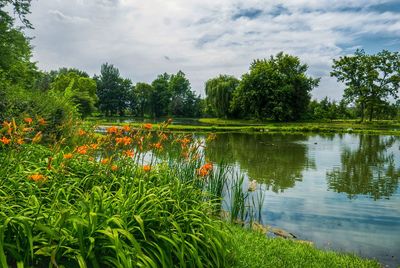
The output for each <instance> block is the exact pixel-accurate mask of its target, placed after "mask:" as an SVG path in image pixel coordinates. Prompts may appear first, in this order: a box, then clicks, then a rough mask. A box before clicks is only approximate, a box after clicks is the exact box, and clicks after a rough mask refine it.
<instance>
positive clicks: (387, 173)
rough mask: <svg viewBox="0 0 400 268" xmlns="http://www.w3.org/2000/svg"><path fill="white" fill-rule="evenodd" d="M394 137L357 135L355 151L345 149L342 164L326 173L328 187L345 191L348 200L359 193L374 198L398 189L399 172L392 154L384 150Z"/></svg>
mask: <svg viewBox="0 0 400 268" xmlns="http://www.w3.org/2000/svg"><path fill="white" fill-rule="evenodd" d="M395 140H396V139H395V138H394V137H389V138H381V137H379V136H364V135H362V136H360V143H359V146H358V148H357V150H355V151H352V150H350V149H348V148H347V149H345V150H344V151H343V152H342V156H341V162H342V166H341V167H340V168H337V169H334V170H332V171H329V172H328V173H327V180H328V185H329V189H332V190H334V191H336V192H339V193H342V192H343V193H347V195H348V197H349V198H350V199H351V198H354V197H356V196H357V195H359V194H363V195H369V196H371V197H373V198H374V199H375V200H376V199H380V198H389V197H390V196H391V195H392V194H393V193H394V192H395V191H396V189H397V186H398V182H399V174H400V169H399V168H397V167H396V166H395V163H394V159H393V154H389V153H387V152H386V149H388V148H390V147H391V146H392V145H393V143H394V142H395Z"/></svg>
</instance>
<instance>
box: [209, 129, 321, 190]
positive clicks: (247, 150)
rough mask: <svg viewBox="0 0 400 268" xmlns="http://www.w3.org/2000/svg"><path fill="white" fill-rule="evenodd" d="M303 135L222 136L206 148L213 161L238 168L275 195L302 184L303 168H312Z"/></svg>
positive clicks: (230, 134)
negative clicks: (299, 183)
mask: <svg viewBox="0 0 400 268" xmlns="http://www.w3.org/2000/svg"><path fill="white" fill-rule="evenodd" d="M305 140H307V137H306V136H303V135H281V134H280V135H277V134H275V135H274V134H237V133H228V134H220V135H218V136H217V139H216V140H214V141H211V142H209V143H208V144H207V151H206V156H207V157H208V158H209V159H210V160H211V161H217V162H218V161H224V162H227V163H228V164H238V165H239V166H240V168H241V169H242V170H246V171H247V173H248V176H249V178H251V179H256V180H257V181H259V182H262V183H265V184H266V186H267V187H268V188H269V187H271V189H272V190H273V191H274V192H279V191H283V190H284V189H287V188H291V187H293V186H294V185H295V183H296V181H301V180H302V171H303V169H304V168H306V167H308V166H310V165H313V164H310V163H309V160H308V157H307V147H306V145H304V144H301V143H300V142H301V141H305Z"/></svg>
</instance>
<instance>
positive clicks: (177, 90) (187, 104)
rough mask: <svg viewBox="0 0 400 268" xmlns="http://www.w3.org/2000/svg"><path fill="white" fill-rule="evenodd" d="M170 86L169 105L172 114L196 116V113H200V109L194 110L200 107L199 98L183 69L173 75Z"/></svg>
mask: <svg viewBox="0 0 400 268" xmlns="http://www.w3.org/2000/svg"><path fill="white" fill-rule="evenodd" d="M168 88H169V92H170V94H171V101H170V103H169V107H168V110H169V114H170V115H175V116H194V114H198V111H194V109H198V107H199V105H197V102H198V100H196V99H197V98H196V95H195V94H194V93H193V92H192V91H191V87H190V82H189V80H188V79H187V78H186V77H185V74H184V73H183V72H182V71H179V72H178V73H177V74H173V75H171V77H170V80H169V84H168Z"/></svg>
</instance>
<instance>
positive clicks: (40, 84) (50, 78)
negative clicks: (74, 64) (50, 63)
mask: <svg viewBox="0 0 400 268" xmlns="http://www.w3.org/2000/svg"><path fill="white" fill-rule="evenodd" d="M68 73H76V74H77V75H78V76H80V77H89V75H88V74H87V73H86V72H85V71H82V70H79V69H76V68H66V67H63V68H60V69H58V70H51V71H50V72H43V71H40V72H39V73H38V77H37V79H36V83H35V87H36V88H37V89H39V90H41V91H47V90H49V89H50V85H51V83H53V82H54V81H55V80H56V78H57V77H58V76H60V75H65V74H68Z"/></svg>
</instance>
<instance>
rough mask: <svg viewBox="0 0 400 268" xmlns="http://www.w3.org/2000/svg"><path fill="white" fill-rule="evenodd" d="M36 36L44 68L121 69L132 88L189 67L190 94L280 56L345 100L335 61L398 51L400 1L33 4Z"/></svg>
mask: <svg viewBox="0 0 400 268" xmlns="http://www.w3.org/2000/svg"><path fill="white" fill-rule="evenodd" d="M31 11H32V14H31V15H30V16H29V19H30V21H31V22H32V24H33V25H34V27H35V29H34V30H30V31H28V32H27V33H28V35H29V36H31V37H34V38H33V40H32V41H31V43H32V45H33V47H34V52H33V60H34V61H37V62H38V66H39V68H41V69H42V70H47V71H49V70H53V69H58V68H60V67H75V68H79V69H82V70H85V71H87V72H88V73H89V74H91V75H93V74H99V73H100V67H101V64H102V63H105V62H108V63H111V64H114V65H115V66H116V67H117V68H118V69H119V70H120V73H121V75H122V76H124V77H127V78H130V79H131V80H132V81H133V82H148V83H149V82H151V81H152V80H154V79H155V78H156V76H157V75H158V74H161V73H164V72H167V73H176V72H177V71H178V70H182V71H183V72H184V73H185V74H186V76H187V77H188V78H189V80H190V82H191V85H192V89H193V90H195V91H196V92H197V93H198V94H201V95H202V96H204V83H205V82H206V81H207V79H210V78H213V77H216V76H218V75H219V74H229V75H234V76H236V77H238V78H240V77H241V75H242V74H243V73H245V72H248V69H249V65H250V63H251V62H252V61H253V60H254V59H262V58H269V57H270V56H271V55H274V54H276V53H278V52H280V51H284V52H285V53H288V54H292V55H295V56H298V57H299V58H300V59H301V61H302V62H304V63H307V64H308V66H309V70H308V74H309V75H310V76H313V77H321V82H320V85H319V87H318V88H316V89H314V90H313V92H312V95H313V98H316V99H321V98H323V97H325V96H328V97H329V98H331V99H336V100H339V99H340V98H341V96H342V93H343V87H344V86H343V85H342V84H340V83H338V82H337V81H336V79H335V78H332V77H330V75H329V74H330V70H331V66H332V59H335V58H338V57H340V56H343V55H347V54H352V53H354V51H355V50H356V49H357V48H363V49H365V50H366V52H367V53H377V52H379V51H381V50H382V49H388V50H391V51H399V50H400V0H374V1H372V0H359V1H356V0H341V1H334V0H286V1H277V0H276V1H275V0H270V1H267V0H264V1H259V0H168V1H167V0H141V1H139V0H33V1H32V10H31Z"/></svg>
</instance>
